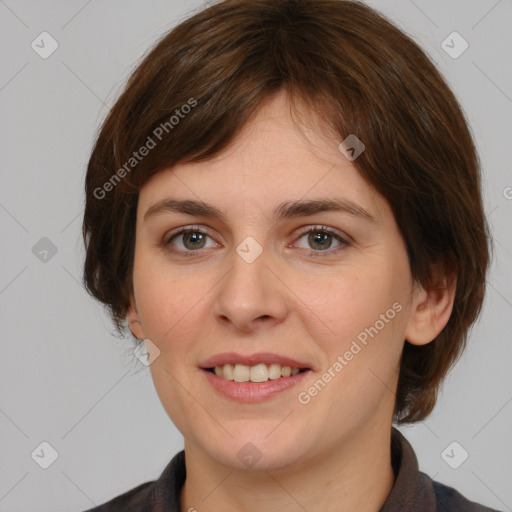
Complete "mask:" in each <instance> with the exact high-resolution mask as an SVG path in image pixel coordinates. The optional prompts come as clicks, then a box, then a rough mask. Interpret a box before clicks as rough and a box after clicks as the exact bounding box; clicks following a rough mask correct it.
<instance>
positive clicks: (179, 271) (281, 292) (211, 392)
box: [129, 93, 414, 469]
mask: <svg viewBox="0 0 512 512" xmlns="http://www.w3.org/2000/svg"><path fill="white" fill-rule="evenodd" d="M308 126H309V127H308ZM313 126H314V124H313V123H309V124H308V125H307V126H306V125H304V126H300V127H299V126H298V125H297V124H296V123H295V122H294V121H293V120H292V118H291V117H290V114H289V106H288V102H287V98H286V96H285V95H284V94H281V93H280V94H278V95H276V96H274V97H273V98H272V99H271V100H269V101H268V102H267V103H265V104H264V106H263V107H262V109H261V110H260V111H259V114H258V115H257V117H255V118H254V119H253V120H252V121H251V122H249V123H248V124H247V125H246V126H245V127H244V129H243V131H242V133H241V134H240V135H239V136H238V137H237V139H236V140H235V141H234V143H233V144H232V145H231V146H230V147H229V148H228V150H226V151H224V152H223V153H222V155H220V156H218V157H217V158H215V159H214V160H210V161H206V162H200V163H191V164H183V165H176V166H175V167H173V168H171V169H168V170H164V171H162V172H160V173H158V174H156V175H155V176H153V177H152V178H151V179H150V180H149V181H148V182H147V183H146V185H145V186H144V187H143V188H142V190H141V191H140V196H139V203H138V209H137V223H136V245H135V260H134V270H133V279H134V296H133V301H132V308H131V310H130V314H129V321H130V326H131V329H132V332H133V333H134V334H135V335H136V336H137V337H138V338H139V339H149V340H151V343H153V344H154V345H155V346H157V347H158V349H159V350H160V353H159V356H158V357H157V358H156V359H155V360H154V361H153V362H152V364H151V365H150V370H151V373H152V377H153V381H154V383H155V387H156V390H157V392H158V395H159V397H160V400H161V402H162V404H163V406H164V408H165V410H166V411H167V413H168V415H169V417H170V418H171V420H172V421H173V423H174V424H175V425H176V427H177V428H178V429H179V430H180V431H181V433H182V434H183V436H184V437H185V442H186V443H191V444H192V445H194V446H195V447H196V449H198V450H201V451H202V452H203V453H204V454H205V455H206V456H208V457H210V458H211V459H213V460H215V461H218V462H219V463H222V464H225V465H227V466H230V467H233V468H243V467H244V465H243V462H242V461H241V459H239V457H238V456H237V454H238V452H239V450H240V449H241V448H242V447H244V446H245V445H246V443H248V442H251V443H252V444H254V445H255V447H257V450H258V451H259V452H260V453H261V454H262V455H263V456H262V459H261V462H260V463H259V466H258V467H259V468H262V467H263V468H267V469H271V468H283V467H286V466H287V465H291V464H296V463H298V462H299V461H300V462H301V463H303V462H304V463H305V462H307V461H308V460H311V459H312V458H313V457H321V456H322V455H323V454H326V453H329V452H332V451H333V450H334V451H336V450H337V449H341V447H342V446H343V444H344V443H346V442H347V441H349V440H350V439H352V438H354V436H356V435H358V433H361V432H371V431H372V429H376V428H381V427H382V425H391V421H392V413H393V406H394V393H393V392H394V390H395V389H396V384H397V377H398V369H399V361H400V355H401V350H402V347H403V343H404V339H405V337H406V334H407V332H406V331H407V326H408V323H409V321H410V318H411V316H412V314H413V309H414V308H413V304H414V287H413V284H412V282H411V275H410V269H409V263H408V259H407V253H406V248H405V244H404V241H403V239H402V237H401V235H400V232H399V230H398V228H397V225H396V223H395V220H394V217H393V215H392V212H391V210H390V207H389V205H388V204H387V202H386V201H385V200H384V199H383V198H382V197H381V196H379V195H378V194H377V193H376V192H374V191H373V190H372V189H371V187H370V186H369V185H368V184H367V183H366V182H365V181H364V180H363V179H362V178H361V177H360V176H359V174H358V171H357V169H356V168H355V166H354V164H353V162H351V161H349V160H348V159H347V158H346V157H345V156H344V155H343V154H342V153H341V152H340V151H339V149H338V144H339V142H340V141H337V140H335V139H334V138H329V137H327V136H326V135H321V131H320V130H315V129H314V128H313ZM168 199H172V200H189V201H202V202H205V203H208V204H210V205H212V206H214V207H215V208H216V209H218V210H219V212H220V214H221V217H211V216H209V215H206V212H204V211H203V212H196V213H194V214H191V213H183V212H180V211H175V210H173V209H172V208H169V207H167V208H166V207H163V206H162V204H163V203H162V201H165V200H168ZM312 200H334V201H340V202H341V201H345V202H347V203H348V202H350V203H352V204H353V205H357V207H359V209H360V210H361V211H362V210H365V211H366V212H367V214H368V215H367V216H364V215H358V214H355V213H354V209H352V210H346V209H345V210H343V209H342V210H324V211H322V210H321V209H320V211H315V212H312V211H311V210H310V211H309V212H308V211H304V210H302V214H301V215H297V212H295V215H284V216H280V217H277V216H275V211H276V209H277V208H278V206H280V205H281V203H288V202H296V201H301V202H303V201H312ZM155 205H156V206H155ZM159 206H160V207H159ZM150 209H151V210H153V211H152V212H148V211H149V210H150ZM280 211H281V212H282V211H283V209H281V210H280ZM186 227H188V228H191V232H189V233H188V234H187V233H185V234H183V233H182V234H176V233H177V231H179V229H180V228H186ZM198 229H200V230H201V231H202V232H201V231H199V232H198ZM226 352H235V353H237V354H240V355H242V356H246V355H253V354H257V353H262V352H264V353H271V354H274V355H276V356H282V357H288V358H292V359H294V360H297V361H299V362H301V363H304V366H305V367H307V368H309V370H308V371H306V372H304V373H302V372H301V373H300V374H299V375H298V376H295V377H281V379H282V381H284V380H285V379H288V378H289V379H294V381H293V382H294V383H293V385H291V386H289V387H287V388H286V389H284V390H281V391H280V392H277V393H274V394H271V395H270V396H266V397H265V396H262V395H261V396H260V395H258V394H257V393H256V392H255V394H254V395H252V397H253V401H248V400H244V399H243V398H242V399H234V398H232V397H229V396H227V395H225V394H224V393H223V392H221V391H219V390H218V389H217V387H216V386H214V385H212V379H220V378H221V377H217V376H215V375H214V374H211V373H208V372H207V371H206V370H204V369H202V368H201V366H202V365H203V363H204V362H205V361H206V360H208V359H210V358H211V357H213V356H216V355H218V354H221V353H226ZM262 362H267V361H266V360H264V361H262ZM270 382H271V383H272V382H277V379H275V380H271V381H270ZM280 382H281V381H280ZM244 386H245V387H247V386H260V388H261V387H262V386H261V385H260V384H251V383H246V384H245V385H244ZM255 389H256V388H255ZM244 396H245V395H244ZM258 397H259V398H258ZM244 449H247V448H244Z"/></svg>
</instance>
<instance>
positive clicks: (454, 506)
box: [432, 480, 499, 512]
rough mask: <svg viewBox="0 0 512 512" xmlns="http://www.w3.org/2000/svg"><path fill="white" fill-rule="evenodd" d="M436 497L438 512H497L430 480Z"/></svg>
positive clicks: (451, 488)
mask: <svg viewBox="0 0 512 512" xmlns="http://www.w3.org/2000/svg"><path fill="white" fill-rule="evenodd" d="M432 484H433V487H434V492H435V495H436V504H437V508H438V510H440V511H445V510H446V511H453V512H456V511H460V512H499V511H497V510H496V509H493V508H489V507H486V506H484V505H480V504H479V503H475V502H474V501H469V500H468V499H467V498H466V497H464V496H463V495H462V494H461V493H460V492H458V491H457V490H455V489H454V488H453V487H449V486H448V485H445V484H442V483H440V482H436V481H435V480H432Z"/></svg>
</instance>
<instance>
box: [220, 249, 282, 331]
mask: <svg viewBox="0 0 512 512" xmlns="http://www.w3.org/2000/svg"><path fill="white" fill-rule="evenodd" d="M241 245H243V244H241ZM239 250H240V247H239ZM230 264H231V267H230V269H229V270H228V271H227V274H226V275H225V277H224V278H223V279H222V280H221V282H220V283H219V285H218V286H217V287H216V297H215V300H214V304H213V314H214V315H215V316H216V317H217V318H218V319H219V321H221V322H224V323H225V324H226V325H227V326H230V327H231V328H232V329H233V330H237V331H241V332H246V333H248V332H253V331H255V330H258V329H261V328H268V327H270V326H272V325H276V324H278V323H280V322H282V321H283V320H284V318H285V317H286V314H287V310H288V303H289V300H288V297H287V292H286V290H287V288H286V286H285V285H284V284H283V282H282V280H280V279H279V270H278V268H279V266H278V265H277V263H276V259H275V258H273V257H272V253H271V251H270V250H268V249H263V251H262V252H261V254H259V255H258V256H257V257H256V258H255V259H254V260H253V261H251V258H250V257H249V258H247V257H246V254H245V253H244V252H242V251H240V253H238V252H237V251H236V250H235V249H233V252H232V255H231V258H230Z"/></svg>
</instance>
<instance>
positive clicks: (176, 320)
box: [83, 0, 491, 512]
mask: <svg viewBox="0 0 512 512" xmlns="http://www.w3.org/2000/svg"><path fill="white" fill-rule="evenodd" d="M83 234H84V241H85V244H86V250H87V254H86V261H85V269H84V282H85V284H86V286H87V288H88V290H89V291H90V293H91V294H92V295H93V296H94V297H96V298H97V299H98V300H100V301H101V302H103V303H104V304H105V305H107V306H108V308H109V311H110V312H111V315H112V318H113V320H114V322H115V324H116V326H117V328H118V330H119V331H120V332H123V330H126V329H129V330H130V332H131V333H132V334H133V336H134V337H135V338H137V340H144V341H143V342H142V343H141V346H140V347H138V348H139V353H138V355H139V357H141V359H144V360H145V364H147V365H149V367H150V370H151V373H152V377H153V381H154V383H155V387H156V390H157V393H158V395H159V397H160V400H161V402H162V404H163V406H164V408H165V410H166V412H167V413H168V415H169V417H170V418H171V420H172V421H173V423H174V424H175V425H176V427H177V428H178V429H179V430H180V432H181V433H182V434H183V436H184V441H185V449H184V451H182V452H180V453H178V454H177V455H176V456H175V457H174V458H173V459H172V460H171V461H170V463H169V465H168V466H167V468H166V469H165V471H164V472H163V473H162V475H161V477H160V478H159V479H158V480H157V481H155V482H147V483H145V484H142V485H140V486H138V487H136V488H135V489H132V490H130V491H127V492H126V493H125V494H123V495H121V496H118V497H117V498H115V499H113V500H111V501H109V502H108V503H106V504H104V505H102V506H100V507H96V508H95V509H92V510H94V511H98V512H99V511H107V510H109V511H110V510H123V511H139V510H140V511H142V510H151V511H157V510H158V511H181V512H184V511H192V510H244V511H252V510H280V511H284V510H308V511H314V510H324V511H330V510H340V509H341V510H344V511H347V512H350V511H358V512H361V511H385V512H389V511H395V510H409V511H413V510H414V511H420V510H421V511H441V510H450V511H452V510H454V511H455V510H460V511H484V510H491V509H489V508H486V507H484V506H482V505H478V504H476V503H473V502H470V501H469V500H468V499H466V498H465V497H464V496H462V495H461V494H460V493H458V492H457V491H455V490H454V489H452V488H450V487H447V486H445V485H443V484H441V483H439V482H435V481H433V480H432V479H430V477H428V476H427V475H425V474H423V473H421V472H419V470H418V464H417V460H416V457H415V455H414V452H413V450H412V447H411V446H410V444H409V443H408V442H407V441H406V440H405V438H404V437H403V436H402V435H401V434H400V433H399V431H398V430H396V429H395V428H394V427H393V422H395V423H396V424H405V423H413V422H417V421H421V420H423V419H425V418H426V417H427V416H428V415H429V413H430V412H431V411H432V409H433V407H434V405H435V400H436V393H437V390H438V388H439V385H440V384H441V382H442V381H443V379H444V377H445V376H446V374H447V371H448V370H449V368H450V367H451V365H452V364H453V363H454V361H455V360H456V358H457V357H458V355H459V354H460V353H461V351H462V349H463V347H464V344H465V340H466V337H467V333H468V329H469V327H470V326H471V324H472V323H473V322H474V321H475V319H476V318H477V317H478V314H479V312H480V309H481V305H482V301H483V297H484V292H485V277H486V272H487V269H488V265H489V248H488V244H489V241H490V240H489V231H488V227H487V225H486V221H485V216H484V211H483V207H482V198H481V189H480V171H479V166H478V157H477V154H476V151H475V146H474V143H473V140H472V137H471V135H470V132H469V129H468V126H467V124H466V121H465V119H464V116H463V114H462V112H461V109H460V106H459V104H458V102H457V100H456V98H455V97H454V95H453V93H452V92H451V91H450V89H449V88H448V86H447V85H446V83H445V81H444V80H443V78H442V77H441V75H440V74H439V72H438V71H437V70H436V69H435V67H434V66H433V65H432V63H431V62H430V61H429V59H428V58H427V57H426V55H425V54H424V52H423V51H422V50H421V49H420V48H419V47H418V46H417V45H416V44H415V43H414V42H413V41H412V40H411V39H410V38H409V37H407V36H406V35H405V34H403V33H402V32H401V31H400V30H398V29H397V28H396V27H395V26H394V25H392V24H391V23H390V22H389V21H387V20H386V19H384V18H383V17H382V16H381V15H379V14H377V13H376V12H375V11H374V10H372V9H371V8H369V7H367V6H365V5H364V4H361V3H358V2H352V1H345V0H282V1H279V2H275V0H254V1H251V2H246V1H242V0H225V1H221V2H218V3H216V4H214V5H212V6H210V7H208V8H207V9H205V10H203V11H202V12H199V13H197V14H196V15H194V16H192V17H190V18H189V19H187V20H185V21H183V22H182V23H181V24H180V25H178V26H177V27H176V28H174V29H173V30H172V31H171V32H170V33H169V34H167V35H166V36H165V37H164V38H163V39H162V40H161V41H160V42H159V43H158V44H157V45H156V47H155V48H154V49H153V50H152V51H151V52H150V53H149V54H148V55H147V56H146V57H145V59H144V60H143V62H142V63H141V64H140V65H139V67H138V68H137V69H136V71H135V72H134V73H133V75H132V76H131V78H130V80H129V82H128V84H127V87H126V89H125V91H124V92H123V94H122V95H121V96H120V98H119V99H118V101H117V102H116V104H115V105H114V107H113V108H112V110H111V112H110V114H109V116H108V118H107V120H106V121H105V123H104V125H103V127H102V129H101V132H100V134H99V137H98V139H97V142H96V144H95V147H94V150H93V153H92V156H91V159H90V162H89V166H88V172H87V177H86V209H85V215H84V223H83Z"/></svg>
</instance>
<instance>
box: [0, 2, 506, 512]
mask: <svg viewBox="0 0 512 512" xmlns="http://www.w3.org/2000/svg"><path fill="white" fill-rule="evenodd" d="M370 3H371V4H372V5H373V6H375V7H377V8H378V9H380V10H381V11H382V12H384V13H385V14H387V15H389V16H390V17H391V19H393V20H394V21H395V22H396V23H397V24H398V25H399V26H400V27H401V28H402V29H404V30H405V31H406V32H407V33H409V34H411V35H412V36H413V37H414V38H415V39H416V40H417V41H418V42H419V43H420V45H421V46H422V47H423V48H424V49H425V50H426V51H427V52H428V54H429V55H430V56H431V57H432V58H433V60H434V61H435V62H436V63H437V65H438V66H439V68H440V69H441V71H442V72H443V74H444V75H445V77H446V78H447V80H448V82H449V83H450V85H451V86H452V87H453V89H454V91H455V93H456V95H457V96H458V98H459V100H460V102H461V104H462V106H463V108H464V110H465V112H466V113H467V116H468V119H469V122H470V124H471V126H472V130H473V132H474V135H475V138H476V141H477V144H478V149H479V152H480V155H481V159H482V164H483V169H484V187H485V207H486V212H487V215H488V218H489V222H490V224H491V227H492V230H493V234H494V237H495V245H496V251H495V256H494V262H493V266H492V271H491V274H490V279H489V286H488V295H487V297H486V301H485V306H484V310H483V314H482V317H481V319H480V321H479V322H478V323H477V324H476V325H475V327H474V328H473V330H472V332H471V336H470V340H469V350H468V351H467V352H466V353H465V355H464V357H463V358H462V359H461V361H460V362H459V363H458V365H457V366H456V368H455V369H454V371H453V372H452V373H451V374H450V376H449V378H448V379H447V381H446V386H445V388H444V391H443V393H442V394H441V396H440V398H439V402H438V405H437V407H436V409H435V412H434V413H433V414H432V415H431V417H430V418H429V419H428V420H427V421H425V422H423V423H420V424H417V425H415V426H412V427H401V430H402V432H403V433H404V434H405V436H406V437H407V438H408V439H409V440H410V441H411V443H412V444H413V446H414V448H415V450H416V453H417V455H418V459H419V461H420V468H421V469H422V470H423V471H425V472H426V473H428V474H429V475H430V476H432V477H434V478H435V479H436V480H439V481H441V482H443V483H447V484H449V485H452V486H454V487H455V488H456V489H458V490H459V491H460V492H462V493H463V494H465V495H466V496H467V497H468V498H470V499H472V500H476V501H480V502H482V503H484V504H487V505H489V506H492V507H495V508H498V509H500V510H511V507H512V486H511V485H510V483H511V481H512V467H511V466H512V463H511V461H512V438H511V436H510V432H511V431H512V430H511V428H510V427H511V425H512V403H511V402H512V380H511V379H510V369H509V368H510V363H511V355H512V344H511V333H512V322H511V317H512V280H511V273H510V265H511V263H512V238H511V236H510V228H507V227H506V225H507V220H508V219H510V216H511V213H512V200H510V199H507V197H508V198H512V189H507V187H512V175H511V173H510V163H509V162H510V159H511V149H510V148H511V140H512V138H511V130H510V127H511V123H510V120H511V119H510V114H511V111H512V99H511V97H512V71H511V69H512V68H511V66H510V50H511V47H512V44H511V43H512V35H511V34H512V32H511V31H510V26H511V22H512V3H511V1H510V0H500V1H498V0H474V1H446V0H436V1H428V2H427V1H426V0H423V1H420V0H414V1H413V0H396V1H392V0H386V1H372V2H370ZM201 4H202V2H198V1H190V2H186V1H184V0H181V1H180V0H172V1H169V0H167V1H164V0H151V1H146V2H142V1H139V2H136V1H134V0H131V1H121V0H109V1H103V2H100V1H99V0H92V1H91V0H89V1H84V0H76V1H75V0H73V1H66V2H63V1H46V2H37V1H35V0H32V1H15V0H5V1H2V0H0V29H1V30H0V48H1V55H2V58H1V68H0V116H1V124H0V131H1V135H0V140H1V141H2V142H1V143H2V147H1V152H0V173H1V189H0V225H1V237H0V244H1V245H0V254H1V265H0V314H1V318H0V320H1V331H2V335H1V339H2V351H1V353H2V357H1V359H0V432H1V444H0V511H3V512H19V511H23V512H30V511H52V512H57V511H82V510H85V509H87V508H89V507H92V506H93V505H94V504H100V503H102V502H104V501H106V500H108V499H110V498H112V497H114V496H117V495H118V494H120V493H122V492H124V491H126V490H128V489H131V488H132V487H134V486H136V485H138V484H140V483H142V482H145V481H148V480H153V479H155V478H156V477H158V476H159V475H160V473H161V471H162V470H163V468H164V467H165V465H166V464H167V463H168V461H169V460H170V458H171V457H172V456H173V455H174V454H175V453H176V452H177V451H179V450H181V449H182V448H183V439H182V436H181V434H180V433H179V432H178V431H177V430H176V428H175V427H174V426H173V424H172V423H171V421H170V420H169V418H168V417H167V415H166V413H165V411H164V410H163V407H162V406H161V404H160V402H159V400H158V397H157V395H156V392H155V390H154V387H153V383H152V380H151V376H150V373H149V368H147V367H144V366H143V365H142V364H141V363H139V361H138V360H136V359H134V357H133V354H132V353H131V350H132V345H131V342H130V341H128V340H119V339H117V338H115V337H114V336H113V335H112V326H111V324H110V322H109V320H108V319H107V317H106V316H105V314H104V312H103V310H102V308H101V306H99V305H97V304H96V303H95V302H94V301H93V300H92V299H91V298H90V297H89V296H88V295H87V294H86V293H85V291H84V290H83V288H82V287H81V284H80V278H81V265H82V261H83V249H82V245H81V239H80V227H81V216H82V211H83V195H82V190H83V180H84V175H85V167H86V163H87V160H88V156H89V153H90V150H91V145H92V142H93V140H94V137H95V133H96V130H97V129H98V127H99V125H100V123H101V121H102V120H103V119H104V117H105V115H106V114H107V111H108V108H109V107H110V106H111V105H113V102H114V100H115V98H116V95H117V94H118V92H119V90H120V86H121V85H122V84H123V83H124V81H125V80H126V78H127V77H128V76H129V74H130V72H131V70H133V68H134V66H135V63H136V62H137V61H138V59H139V58H140V57H141V56H142V54H143V53H144V52H145V51H146V50H147V49H148V48H149V47H150V46H151V45H152V43H153V42H154V41H155V39H156V38H157V37H159V36H160V35H161V34H162V33H164V32H165V31H167V30H168V29H169V28H171V26H173V25H175V24H176V23H177V22H178V21H179V20H182V19H183V18H185V17H186V16H187V15H188V14H190V13H191V11H192V10H194V9H196V8H198V7H200V6H201ZM43 31H47V32H49V33H50V34H51V36H52V37H53V38H54V39H55V40H57V42H58V44H59V47H58V49H57V50H56V51H55V53H53V54H52V55H51V56H50V57H49V58H47V59H42V58H41V57H40V56H39V55H38V54H37V53H36V52H35V51H34V50H33V49H32V48H31V43H32V41H33V40H34V39H36V38H37V36H39V34H40V33H41V32H43ZM453 31H457V32H459V33H460V34H461V35H462V37H463V38H464V39H465V40H466V41H467V42H468V43H469V48H468V49H467V50H466V51H465V52H464V53H463V54H462V55H461V56H460V57H458V58H457V59H453V58H452V57H450V56H449V55H448V54H447V53H446V52H445V51H444V49H443V48H442V46H441V43H442V41H443V40H445V38H446V37H447V36H448V35H449V34H450V33H452V32H453ZM457 44H458V43H457ZM507 191H509V193H507ZM43 237H47V238H48V239H49V240H51V242H52V243H53V244H54V245H55V247H56V249H57V252H56V254H54V255H52V253H51V252H49V253H48V255H46V260H47V261H41V260H40V258H41V257H43V256H42V253H40V254H39V257H36V256H37V254H34V252H36V253H37V250H36V249H39V250H41V247H40V246H36V249H35V250H34V252H33V247H34V246H35V245H36V244H37V243H38V241H39V240H40V239H41V238H43ZM39 243H40V244H43V246H42V247H43V248H44V244H45V243H46V244H47V243H48V242H47V241H46V242H39ZM139 370H140V371H139ZM43 441H46V442H48V443H50V445H51V446H52V447H53V448H54V449H55V450H56V451H57V453H58V458H57V459H56V461H55V462H54V463H53V464H52V465H51V466H50V467H49V468H48V469H42V468H41V467H40V466H39V465H38V464H36V462H35V461H34V460H33V458H32V457H31V454H32V453H33V452H34V450H36V449H37V448H38V447H39V445H40V443H41V442H43ZM453 441H457V442H458V443H459V444H460V446H461V447H463V449H464V450H466V451H467V452H468V453H469V457H468V459H467V460H466V461H465V462H464V463H463V464H461V465H460V466H459V467H458V468H457V469H452V468H451V467H450V466H449V465H448V464H447V463H446V462H445V460H443V457H442V456H441V453H442V452H443V451H444V450H445V448H446V447H447V446H448V445H450V443H452V442H453ZM36 452H37V450H36ZM448 452H449V453H450V455H452V460H455V461H457V458H460V457H461V453H462V452H461V449H460V448H458V447H456V449H455V450H454V452H450V451H448ZM39 453H40V460H42V459H43V458H44V457H47V456H48V454H49V451H48V450H46V451H44V450H43V452H41V451H40V448H39ZM41 453H44V454H45V455H44V457H43V456H42V455H41ZM34 458H37V457H34ZM311 512H312V511H311Z"/></svg>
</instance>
